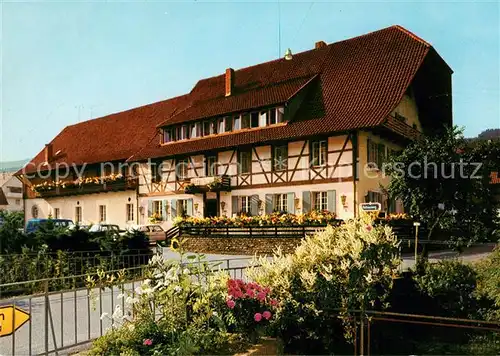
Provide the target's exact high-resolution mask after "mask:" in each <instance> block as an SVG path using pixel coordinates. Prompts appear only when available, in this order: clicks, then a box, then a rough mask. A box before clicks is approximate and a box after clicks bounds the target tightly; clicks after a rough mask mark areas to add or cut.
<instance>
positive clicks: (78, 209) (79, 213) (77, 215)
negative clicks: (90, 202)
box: [75, 206, 83, 224]
mask: <svg viewBox="0 0 500 356" xmlns="http://www.w3.org/2000/svg"><path fill="white" fill-rule="evenodd" d="M82 220H83V219H82V207H81V206H77V207H75V223H76V224H80V223H81V222H82Z"/></svg>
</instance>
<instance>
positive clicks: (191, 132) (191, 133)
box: [189, 124, 198, 138]
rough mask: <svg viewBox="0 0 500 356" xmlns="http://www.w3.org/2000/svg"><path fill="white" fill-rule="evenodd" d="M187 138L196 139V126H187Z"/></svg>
mask: <svg viewBox="0 0 500 356" xmlns="http://www.w3.org/2000/svg"><path fill="white" fill-rule="evenodd" d="M189 137H191V138H193V137H198V131H197V130H196V124H191V125H189Z"/></svg>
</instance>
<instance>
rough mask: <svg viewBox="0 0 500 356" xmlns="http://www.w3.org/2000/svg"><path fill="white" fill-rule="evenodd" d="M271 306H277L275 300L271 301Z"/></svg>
mask: <svg viewBox="0 0 500 356" xmlns="http://www.w3.org/2000/svg"><path fill="white" fill-rule="evenodd" d="M271 305H272V306H273V307H275V306H277V305H278V301H277V300H276V299H271Z"/></svg>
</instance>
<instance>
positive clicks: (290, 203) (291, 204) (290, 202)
mask: <svg viewBox="0 0 500 356" xmlns="http://www.w3.org/2000/svg"><path fill="white" fill-rule="evenodd" d="M286 203H287V209H286V210H287V213H289V214H295V193H288V194H287V198H286Z"/></svg>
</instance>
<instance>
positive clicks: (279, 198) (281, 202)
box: [274, 193, 288, 212]
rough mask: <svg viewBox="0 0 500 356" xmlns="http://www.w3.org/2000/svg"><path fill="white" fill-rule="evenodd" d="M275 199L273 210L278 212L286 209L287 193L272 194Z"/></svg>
mask: <svg viewBox="0 0 500 356" xmlns="http://www.w3.org/2000/svg"><path fill="white" fill-rule="evenodd" d="M274 200H275V207H274V208H275V210H277V211H279V212H282V211H284V212H286V211H288V194H286V193H285V194H276V195H275V196H274Z"/></svg>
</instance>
